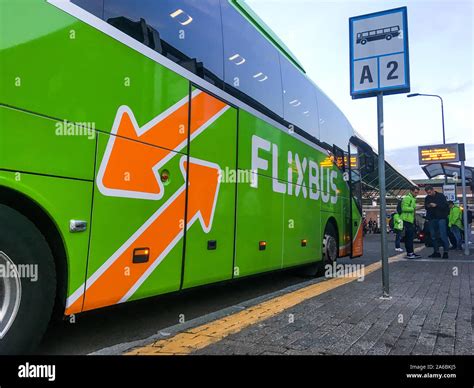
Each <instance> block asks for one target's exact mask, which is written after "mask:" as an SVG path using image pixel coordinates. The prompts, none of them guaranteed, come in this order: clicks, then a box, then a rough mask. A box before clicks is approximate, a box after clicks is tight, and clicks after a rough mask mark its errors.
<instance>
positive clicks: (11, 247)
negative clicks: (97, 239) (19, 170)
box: [0, 204, 56, 355]
mask: <svg viewBox="0 0 474 388" xmlns="http://www.w3.org/2000/svg"><path fill="white" fill-rule="evenodd" d="M55 296H56V275H55V265H54V259H53V255H52V253H51V250H50V248H49V245H48V243H47V242H46V240H45V238H44V237H43V235H42V234H41V232H40V231H39V230H38V228H37V227H36V226H35V225H34V224H33V223H32V222H31V221H30V220H29V219H28V218H26V217H25V216H23V215H22V214H20V213H19V212H17V211H16V210H14V209H12V208H10V207H8V206H5V205H2V204H0V355H1V354H9V355H11V354H27V353H30V352H31V351H32V350H34V348H35V347H36V346H37V345H38V344H39V342H40V340H41V338H42V336H43V334H44V332H45V331H46V328H47V326H48V323H49V320H50V318H51V313H52V310H53V306H54V300H55Z"/></svg>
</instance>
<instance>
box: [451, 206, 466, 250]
mask: <svg viewBox="0 0 474 388" xmlns="http://www.w3.org/2000/svg"><path fill="white" fill-rule="evenodd" d="M448 205H449V216H448V227H449V229H450V230H451V232H452V234H453V235H454V238H455V239H456V246H455V247H454V249H462V246H461V245H462V237H461V235H462V234H461V232H462V231H463V230H464V227H463V223H462V210H461V208H460V207H459V206H458V205H457V204H455V203H454V202H453V201H449V202H448Z"/></svg>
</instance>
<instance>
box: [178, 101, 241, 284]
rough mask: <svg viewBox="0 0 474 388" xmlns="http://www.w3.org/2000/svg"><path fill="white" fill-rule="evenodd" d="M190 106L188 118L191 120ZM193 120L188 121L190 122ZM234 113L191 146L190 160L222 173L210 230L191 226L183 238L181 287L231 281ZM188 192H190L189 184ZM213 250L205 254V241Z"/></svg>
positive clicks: (234, 163)
mask: <svg viewBox="0 0 474 388" xmlns="http://www.w3.org/2000/svg"><path fill="white" fill-rule="evenodd" d="M193 112H194V111H193V109H192V104H191V115H192V116H193V115H194V114H195V113H193ZM192 121H193V120H191V122H192ZM236 146H237V110H236V109H235V108H229V109H228V110H227V111H226V112H225V113H224V114H223V115H222V116H221V117H219V118H218V119H217V120H216V121H215V122H214V123H213V124H211V125H210V126H209V127H208V128H207V129H206V130H205V131H204V132H203V133H202V134H201V135H199V136H198V137H197V138H195V139H194V140H193V141H192V142H191V145H190V156H191V157H192V158H196V159H201V160H206V161H209V162H212V163H216V164H217V165H219V167H220V168H221V170H222V175H221V182H220V187H219V193H218V200H217V204H216V209H215V213H214V218H213V221H212V229H211V230H210V231H209V233H205V232H204V231H203V229H202V228H201V227H200V225H198V224H194V225H193V226H192V227H191V228H190V229H189V230H188V232H187V235H186V255H185V264H184V284H183V287H184V288H187V287H193V286H198V285H200V284H206V283H211V282H216V281H222V280H227V279H231V278H232V273H233V259H234V253H233V252H234V220H235V215H234V213H235V211H234V209H235V189H236V187H235V186H236V184H237V183H236V182H235V180H234V179H232V176H228V174H226V172H229V171H235V168H236ZM190 180H191V185H190V186H189V191H192V190H193V186H192V180H193V177H192V176H190ZM212 240H214V241H216V249H215V250H208V249H207V244H208V241H212Z"/></svg>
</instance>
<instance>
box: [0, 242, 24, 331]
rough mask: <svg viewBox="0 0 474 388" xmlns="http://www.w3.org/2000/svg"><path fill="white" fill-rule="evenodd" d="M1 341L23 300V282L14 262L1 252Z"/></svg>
mask: <svg viewBox="0 0 474 388" xmlns="http://www.w3.org/2000/svg"><path fill="white" fill-rule="evenodd" d="M0 268H2V273H1V275H2V276H0V339H2V338H3V337H5V335H6V334H7V332H8V330H9V329H10V327H11V326H12V324H13V322H14V321H15V318H16V314H17V312H18V308H19V306H20V300H21V280H20V276H19V274H18V271H17V268H16V266H15V265H14V263H13V261H12V260H11V259H10V258H9V257H8V256H7V255H6V254H5V253H4V252H2V251H0Z"/></svg>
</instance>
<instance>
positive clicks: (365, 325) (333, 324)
mask: <svg viewBox="0 0 474 388" xmlns="http://www.w3.org/2000/svg"><path fill="white" fill-rule="evenodd" d="M430 251H431V250H430ZM430 251H428V250H427V249H424V250H423V252H422V253H423V255H424V257H426V256H427V255H428V254H429V253H430ZM390 285H391V292H390V294H391V296H392V299H391V300H381V299H380V298H379V297H380V295H381V272H380V270H377V271H375V272H373V273H371V274H369V275H368V276H367V277H366V278H365V279H364V280H363V281H353V282H350V283H347V284H344V285H341V286H339V287H337V288H334V289H332V290H330V291H328V292H325V293H322V294H321V295H318V296H316V297H314V298H311V299H308V300H306V301H304V302H302V303H300V304H298V305H296V306H293V307H292V308H290V309H287V310H285V311H283V312H282V313H280V314H277V315H275V316H273V317H271V318H269V319H266V320H264V321H261V322H259V323H257V324H255V325H252V326H249V327H247V328H244V329H243V330H241V331H240V332H238V333H236V334H231V335H229V336H227V337H225V338H223V339H222V340H220V341H219V342H215V343H213V344H210V345H209V346H207V347H204V348H202V349H199V350H196V351H195V352H193V353H192V354H216V355H224V354H255V355H257V354H268V355H271V354H280V355H282V354H307V355H308V354H355V355H364V354H390V355H397V354H425V355H431V354H447V355H451V354H474V347H473V294H474V257H473V256H472V255H471V256H469V257H465V256H462V255H461V254H457V253H454V254H451V257H450V259H449V260H441V259H433V260H428V259H423V260H401V261H397V262H394V263H392V264H390Z"/></svg>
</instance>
